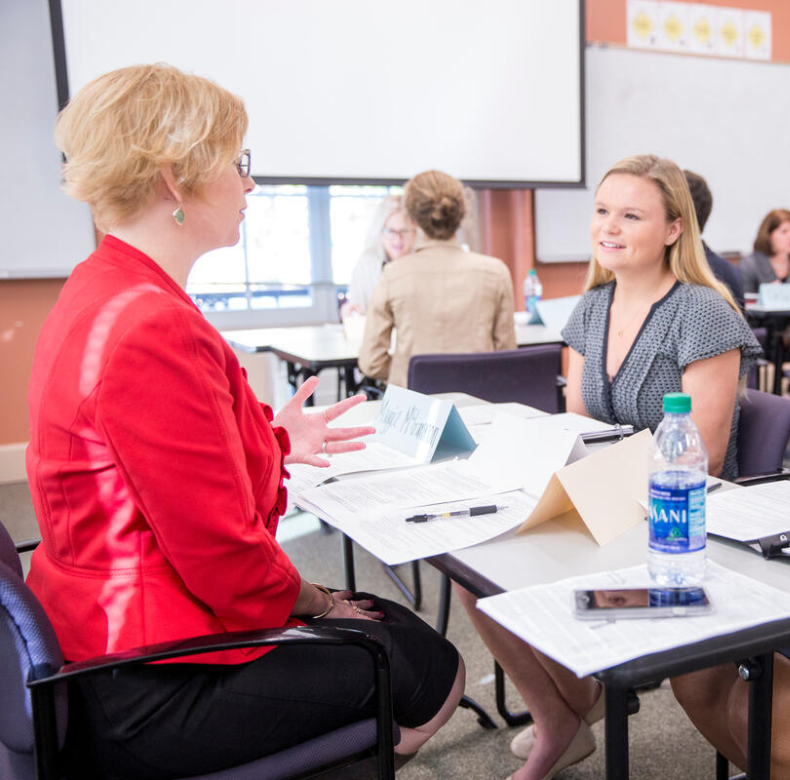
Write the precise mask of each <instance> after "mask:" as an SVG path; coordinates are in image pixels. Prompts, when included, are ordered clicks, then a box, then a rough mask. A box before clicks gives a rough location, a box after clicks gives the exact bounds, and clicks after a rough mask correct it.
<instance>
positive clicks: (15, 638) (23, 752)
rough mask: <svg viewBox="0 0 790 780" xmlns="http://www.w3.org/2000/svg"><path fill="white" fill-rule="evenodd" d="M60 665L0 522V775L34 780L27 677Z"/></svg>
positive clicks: (60, 708) (60, 713)
mask: <svg viewBox="0 0 790 780" xmlns="http://www.w3.org/2000/svg"><path fill="white" fill-rule="evenodd" d="M62 664H63V655H62V653H61V650H60V645H59V644H58V640H57V637H56V636H55V631H54V629H53V628H52V624H51V623H50V622H49V618H48V617H47V615H46V613H45V612H44V609H43V608H42V606H41V604H39V602H38V599H36V597H35V596H34V595H33V592H32V591H31V590H30V588H28V587H27V585H25V583H24V581H23V579H22V565H21V563H20V561H19V555H18V554H17V552H16V547H15V546H14V543H13V541H12V540H11V537H10V535H9V534H8V532H7V530H6V529H5V527H4V526H3V525H2V524H1V523H0V691H2V697H0V776H1V777H2V778H3V779H4V780H33V778H35V776H36V775H35V766H34V760H33V742H34V738H33V714H32V705H31V698H30V691H29V690H28V689H27V687H26V686H25V683H26V682H27V680H28V678H29V677H30V676H31V675H36V676H37V675H41V674H49V673H52V672H54V671H56V670H57V669H59V668H60V666H62ZM56 707H57V710H56V711H57V719H58V727H59V729H58V730H59V740H60V744H61V745H62V744H63V737H64V735H65V731H66V696H65V689H63V690H60V691H58V693H57V694H56Z"/></svg>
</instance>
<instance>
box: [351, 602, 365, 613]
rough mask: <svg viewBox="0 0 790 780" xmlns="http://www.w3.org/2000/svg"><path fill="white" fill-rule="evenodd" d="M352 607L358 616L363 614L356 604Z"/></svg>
mask: <svg viewBox="0 0 790 780" xmlns="http://www.w3.org/2000/svg"><path fill="white" fill-rule="evenodd" d="M351 606H352V607H353V608H354V612H356V613H357V615H361V614H362V610H361V609H360V608H359V607H358V606H357V605H356V604H352V605H351Z"/></svg>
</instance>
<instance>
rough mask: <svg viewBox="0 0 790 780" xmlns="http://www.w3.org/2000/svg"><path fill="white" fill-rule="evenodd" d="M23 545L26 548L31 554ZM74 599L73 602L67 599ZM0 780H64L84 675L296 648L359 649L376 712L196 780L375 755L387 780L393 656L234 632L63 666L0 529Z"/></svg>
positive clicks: (308, 772)
mask: <svg viewBox="0 0 790 780" xmlns="http://www.w3.org/2000/svg"><path fill="white" fill-rule="evenodd" d="M30 546H31V545H30V544H26V545H25V547H26V548H30ZM64 598H68V594H64ZM0 605H1V606H2V609H0V690H2V700H0V777H2V778H3V780H34V778H36V779H37V780H60V778H61V777H62V775H61V771H60V767H59V762H60V751H61V749H62V747H63V742H64V737H65V733H66V725H67V686H66V685H64V682H65V681H67V680H70V679H73V678H76V677H77V676H81V675H86V674H91V673H92V672H95V671H98V670H105V669H113V668H120V667H121V666H130V665H134V664H141V663H148V662H150V661H157V660H163V659H167V658H176V657H178V656H183V655H197V654H200V653H205V652H210V651H213V650H222V649H234V648H239V647H263V646H266V645H279V646H280V651H279V652H288V647H289V646H292V645H298V644H306V643H317V644H331V645H341V644H354V645H358V646H360V647H362V648H363V649H364V650H366V651H367V653H368V654H369V655H370V658H371V661H372V664H373V668H374V675H375V687H376V696H377V714H376V717H375V718H368V719H365V720H362V721H359V722H357V723H353V724H351V725H349V726H345V727H343V728H340V729H336V730H334V731H332V732H330V733H327V734H324V735H322V736H319V737H316V738H315V739H311V740H309V741H307V742H304V743H301V744H298V745H295V746H294V747H291V748H288V749H287V750H283V751H280V752H278V753H275V754H272V755H270V756H266V757H265V758H261V759H258V760H256V761H252V762H249V763H246V764H243V765H240V766H236V767H232V768H228V769H226V770H222V771H219V772H212V773H210V774H205V775H201V776H200V777H198V778H193V779H192V780H263V778H266V779H267V780H286V778H288V779H289V780H296V779H297V778H308V777H316V776H318V775H321V774H323V773H324V772H325V771H327V770H330V769H335V768H339V767H345V766H348V765H350V764H353V763H357V762H358V761H361V760H370V758H371V757H375V759H376V764H377V770H378V777H379V778H380V780H392V779H393V778H394V777H395V768H394V754H393V745H394V744H395V742H397V741H398V740H399V739H400V732H399V730H398V727H397V725H396V724H394V723H393V720H392V694H391V686H390V668H389V658H388V657H387V653H386V650H385V649H384V647H383V646H382V645H381V643H380V642H379V641H378V640H377V639H375V638H374V637H371V636H368V635H367V634H365V633H364V632H363V631H358V630H356V629H340V628H334V627H301V628H286V629H262V630H259V631H237V632H231V633H227V634H216V635H209V636H202V637H195V638H192V639H187V640H183V641H176V642H166V643H162V644H158V645H152V646H150V647H143V648H138V649H135V650H129V651H127V652H122V653H114V654H112V655H107V656H103V657H100V658H94V659H91V660H89V661H82V662H80V663H73V664H66V665H65V666H64V665H63V655H62V653H61V650H60V646H59V645H58V641H57V638H56V636H55V632H54V630H53V628H52V625H51V624H50V622H49V620H48V618H47V616H46V614H45V613H44V610H43V609H42V607H41V605H40V603H39V602H38V600H37V599H36V597H35V596H34V595H33V593H32V591H31V590H30V589H29V588H28V587H27V586H26V585H25V583H24V581H23V579H22V566H21V564H20V561H19V555H18V552H17V548H16V546H15V545H14V542H13V541H12V540H11V537H10V536H9V534H8V532H7V531H6V529H5V528H4V527H3V525H2V524H1V523H0Z"/></svg>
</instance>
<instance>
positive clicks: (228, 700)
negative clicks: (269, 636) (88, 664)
mask: <svg viewBox="0 0 790 780" xmlns="http://www.w3.org/2000/svg"><path fill="white" fill-rule="evenodd" d="M354 598H355V599H364V598H373V599H374V601H375V602H376V607H374V609H381V610H382V611H383V612H384V613H385V619H384V620H383V621H381V622H374V621H360V620H350V619H344V620H331V619H324V620H320V621H314V622H317V623H321V624H323V625H334V626H341V627H348V628H357V629H362V630H364V631H366V632H369V633H371V634H374V635H375V636H377V637H378V638H379V639H381V641H382V642H383V643H384V646H385V647H386V648H387V651H388V653H389V658H390V664H391V668H392V687H393V712H394V716H395V721H396V722H397V723H398V724H399V725H401V726H406V727H414V726H421V725H423V724H424V723H427V722H428V721H429V720H431V718H433V717H434V716H435V715H436V714H437V713H438V711H439V709H440V708H441V706H442V705H443V704H444V702H445V700H446V699H447V696H448V695H449V693H450V690H451V688H452V685H453V682H454V680H455V676H456V673H457V670H458V654H457V652H456V650H455V648H454V647H453V645H451V644H450V643H449V642H448V641H447V640H446V639H444V638H443V637H442V636H440V635H439V634H437V633H436V632H435V631H434V630H433V629H432V628H431V627H430V626H428V625H427V624H426V623H425V622H424V621H423V620H421V619H420V618H419V617H418V616H417V615H415V614H414V613H413V612H412V611H411V610H409V609H406V608H404V607H402V606H401V605H399V604H395V603H394V602H391V601H386V600H383V599H377V598H376V597H375V596H369V595H368V594H362V593H360V594H356V595H355V597H354ZM306 622H308V623H310V622H313V621H310V620H307V621H306ZM373 715H375V696H374V684H373V669H372V664H371V662H370V657H369V655H368V654H367V653H366V652H365V651H364V650H362V649H361V648H358V647H353V646H339V647H338V646H323V645H316V646H311V645H299V646H292V647H288V648H277V649H275V650H273V651H272V652H270V653H267V654H266V655H265V656H263V657H261V658H258V659H256V660H255V661H251V662H250V663H247V664H238V665H231V666H228V665H207V664H157V665H144V666H138V667H132V668H128V669H118V670H115V671H113V672H100V673H98V674H95V675H91V676H90V677H88V678H84V679H82V680H79V681H77V682H76V683H72V684H71V685H70V688H69V728H68V733H67V747H66V758H67V765H68V766H67V770H66V771H67V776H68V777H69V778H74V779H75V780H76V778H79V780H85V778H90V777H101V778H117V780H137V778H146V779H147V780H170V779H171V778H180V777H185V776H189V775H194V774H202V773H207V772H213V771H217V770H219V769H224V768H226V767H230V766H236V765H238V764H243V763H246V762H248V761H253V760H255V759H257V758H261V757H263V756H266V755H269V754H271V753H275V752H277V751H279V750H283V749H285V748H287V747H291V746H292V745H296V744H299V743H300V742H304V741H305V740H308V739H311V738H312V737H315V736H318V735H320V734H323V733H326V732H327V731H331V730H332V729H335V728H340V727H341V726H344V725H347V724H349V723H353V722H355V721H358V720H361V719H363V718H367V717H372V716H373Z"/></svg>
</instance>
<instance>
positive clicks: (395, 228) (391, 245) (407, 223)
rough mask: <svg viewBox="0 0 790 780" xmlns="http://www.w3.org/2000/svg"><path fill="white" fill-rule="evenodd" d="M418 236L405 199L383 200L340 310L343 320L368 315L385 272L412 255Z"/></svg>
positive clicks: (391, 196) (388, 198) (391, 197)
mask: <svg viewBox="0 0 790 780" xmlns="http://www.w3.org/2000/svg"><path fill="white" fill-rule="evenodd" d="M416 234H417V230H416V228H415V226H414V223H413V222H412V221H411V220H410V219H409V216H408V214H407V213H406V211H405V209H404V208H403V198H402V197H401V196H400V195H389V196H388V197H386V198H384V200H383V201H382V202H381V203H380V204H379V207H378V208H377V209H376V213H375V214H374V215H373V221H372V222H371V225H370V230H369V232H368V237H367V241H366V243H365V250H364V252H363V253H362V255H361V257H360V258H359V260H358V261H357V264H356V265H355V266H354V271H353V272H352V274H351V282H350V283H349V285H348V292H347V293H346V302H345V303H344V304H343V306H342V308H341V309H340V316H341V317H342V318H343V319H345V318H346V317H347V316H349V315H351V314H365V312H366V311H367V308H368V303H369V302H370V298H371V296H372V295H373V290H374V289H375V288H376V284H377V283H378V281H379V277H380V276H381V271H382V269H383V268H384V266H385V265H386V264H387V263H389V262H391V261H392V260H397V259H398V258H399V257H403V256H404V255H408V254H409V253H410V252H411V250H412V247H413V246H414V238H415V236H416Z"/></svg>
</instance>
